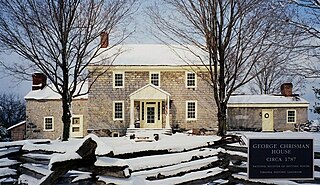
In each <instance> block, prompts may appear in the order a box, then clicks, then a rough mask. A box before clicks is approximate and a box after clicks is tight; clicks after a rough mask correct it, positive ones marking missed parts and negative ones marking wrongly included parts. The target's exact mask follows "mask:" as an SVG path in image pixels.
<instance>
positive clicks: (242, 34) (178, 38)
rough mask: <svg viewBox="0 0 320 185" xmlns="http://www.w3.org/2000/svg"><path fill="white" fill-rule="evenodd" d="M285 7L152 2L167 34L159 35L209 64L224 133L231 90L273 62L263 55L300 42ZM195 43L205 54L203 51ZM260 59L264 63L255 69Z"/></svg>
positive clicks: (245, 0)
mask: <svg viewBox="0 0 320 185" xmlns="http://www.w3.org/2000/svg"><path fill="white" fill-rule="evenodd" d="M285 8H286V7H285V6H281V5H280V4H278V1H270V0H207V1H204V0H187V1H185V0H175V1H174V0H162V1H161V6H160V3H159V5H158V4H155V6H153V7H151V8H150V11H149V14H150V16H152V19H153V21H154V23H155V26H156V27H157V29H158V30H159V32H160V33H161V34H162V36H165V39H162V38H161V37H160V36H159V35H160V33H159V34H158V35H157V37H158V38H159V39H161V40H162V41H163V42H166V43H170V42H171V43H172V42H174V43H177V44H179V45H181V46H182V47H185V49H187V50H189V51H190V52H193V53H194V54H195V55H196V56H197V57H198V59H199V61H201V62H202V64H203V65H205V66H207V70H208V72H209V74H210V84H211V85H212V88H213V97H214V99H215V102H216V104H217V109H218V113H217V117H218V133H217V134H218V135H224V134H225V132H226V110H227V103H228V100H229V98H230V96H231V94H232V93H233V92H235V91H236V90H237V89H239V88H240V87H241V86H243V85H245V84H246V83H247V82H249V81H250V80H252V79H253V78H254V77H255V76H256V75H257V74H259V73H261V71H262V70H263V69H265V68H266V67H267V66H269V63H270V60H269V59H268V58H266V57H263V56H265V55H268V56H281V55H283V54H285V53H286V52H287V50H286V47H289V46H291V45H294V44H295V42H293V39H294V37H293V36H292V34H295V31H294V30H292V29H291V27H290V25H289V24H287V23H286V22H285V21H281V20H284V19H282V16H285V14H283V13H282V12H284V11H286V10H285ZM189 46H192V47H189ZM194 46H196V48H197V49H198V50H202V51H203V52H204V53H205V55H204V56H202V55H198V54H197V53H199V52H196V51H194V50H193V47H194ZM285 46H286V47H285ZM189 64H192V62H191V61H189ZM257 64H259V66H260V69H258V70H257V71H256V72H255V73H256V74H252V71H253V69H254V66H255V65H257Z"/></svg>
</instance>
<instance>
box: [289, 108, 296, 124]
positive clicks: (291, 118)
mask: <svg viewBox="0 0 320 185" xmlns="http://www.w3.org/2000/svg"><path fill="white" fill-rule="evenodd" d="M296 115H297V114H296V110H287V123H296V120H297V119H296Z"/></svg>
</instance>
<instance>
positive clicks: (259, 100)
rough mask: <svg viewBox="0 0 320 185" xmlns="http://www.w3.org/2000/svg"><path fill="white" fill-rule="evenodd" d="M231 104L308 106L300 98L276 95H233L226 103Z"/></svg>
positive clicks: (306, 102)
mask: <svg viewBox="0 0 320 185" xmlns="http://www.w3.org/2000/svg"><path fill="white" fill-rule="evenodd" d="M232 104H309V102H308V101H306V100H304V99H303V98H301V97H285V96H277V95H233V96H231V97H230V99H229V101H228V105H232Z"/></svg>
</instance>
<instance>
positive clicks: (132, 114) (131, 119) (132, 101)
mask: <svg viewBox="0 0 320 185" xmlns="http://www.w3.org/2000/svg"><path fill="white" fill-rule="evenodd" d="M129 128H134V99H130V126H129Z"/></svg>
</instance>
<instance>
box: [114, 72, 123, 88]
mask: <svg viewBox="0 0 320 185" xmlns="http://www.w3.org/2000/svg"><path fill="white" fill-rule="evenodd" d="M116 74H122V86H115V84H116V83H115V81H116V78H115V76H116ZM124 75H125V73H124V72H123V71H113V72H112V87H113V88H124Z"/></svg>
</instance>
